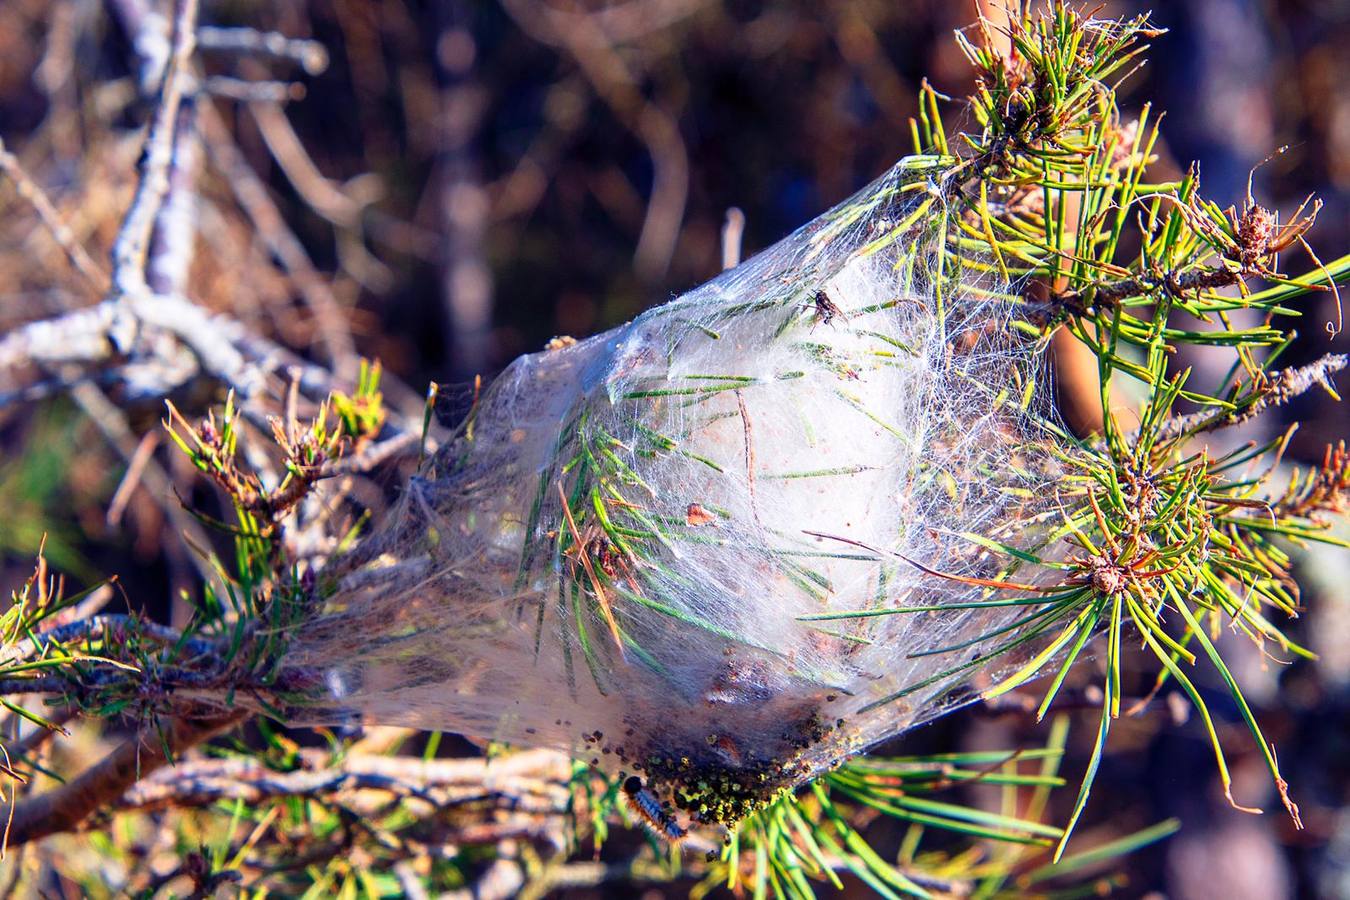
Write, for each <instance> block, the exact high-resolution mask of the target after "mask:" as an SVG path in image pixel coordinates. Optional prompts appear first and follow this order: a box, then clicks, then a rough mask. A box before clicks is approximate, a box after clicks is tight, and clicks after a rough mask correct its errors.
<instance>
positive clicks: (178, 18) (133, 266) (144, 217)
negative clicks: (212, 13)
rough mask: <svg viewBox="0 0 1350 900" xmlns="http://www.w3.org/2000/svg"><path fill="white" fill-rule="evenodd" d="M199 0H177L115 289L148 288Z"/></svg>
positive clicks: (116, 249) (117, 254) (120, 243)
mask: <svg viewBox="0 0 1350 900" xmlns="http://www.w3.org/2000/svg"><path fill="white" fill-rule="evenodd" d="M196 32H197V0H175V2H174V16H173V35H172V37H171V38H170V44H171V48H172V49H171V51H170V53H169V58H168V61H167V63H166V64H165V68H164V77H163V79H161V82H160V88H159V100H158V102H157V103H156V107H155V117H154V119H153V120H152V121H151V123H150V130H149V132H148V134H147V135H146V140H145V149H144V150H143V151H142V155H141V177H140V181H139V182H138V184H137V186H136V194H135V196H134V197H133V198H132V201H131V208H130V209H129V210H127V215H126V219H125V220H124V221H123V223H122V228H121V230H120V231H119V232H118V235H117V240H116V242H114V244H113V249H112V260H113V274H112V281H113V289H114V290H115V291H116V292H117V293H119V294H122V295H133V294H143V293H146V292H148V290H149V286H148V285H147V283H146V271H145V267H146V254H147V253H148V252H149V249H150V237H151V233H152V231H153V230H154V226H155V219H156V217H157V216H158V215H159V211H160V208H161V207H162V206H163V204H164V198H165V196H166V195H167V194H168V192H169V169H170V165H171V163H172V162H173V151H174V133H175V132H176V131H177V127H178V109H179V106H180V104H181V103H182V100H183V84H184V75H185V73H186V72H187V68H188V65H189V63H190V61H191V59H192V53H193V50H194V49H195V48H196Z"/></svg>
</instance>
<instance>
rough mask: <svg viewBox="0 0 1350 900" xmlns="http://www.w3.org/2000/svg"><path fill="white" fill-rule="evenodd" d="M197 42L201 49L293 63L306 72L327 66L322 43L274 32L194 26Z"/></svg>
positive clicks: (316, 70)
mask: <svg viewBox="0 0 1350 900" xmlns="http://www.w3.org/2000/svg"><path fill="white" fill-rule="evenodd" d="M197 44H198V46H200V47H201V49H202V50H204V51H218V52H225V53H234V54H239V55H244V54H248V55H252V56H262V57H266V58H269V59H277V60H282V61H285V62H292V63H295V64H296V65H298V66H300V68H302V69H304V70H305V74H306V75H318V74H320V73H321V72H323V70H324V69H326V68H328V51H327V49H325V48H324V46H323V44H321V43H319V42H318V41H307V40H302V39H298V38H289V37H286V35H284V34H279V33H277V32H275V31H258V30H256V29H253V28H217V27H214V26H211V25H205V26H203V27H201V28H199V29H197Z"/></svg>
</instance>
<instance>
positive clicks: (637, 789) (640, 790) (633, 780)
mask: <svg viewBox="0 0 1350 900" xmlns="http://www.w3.org/2000/svg"><path fill="white" fill-rule="evenodd" d="M623 792H624V793H625V794H627V795H628V803H629V805H630V806H632V807H633V811H634V812H636V813H637V814H638V817H639V818H641V819H642V821H643V822H645V823H646V824H647V827H648V828H650V829H651V830H652V833H653V834H655V835H656V836H657V837H659V838H663V839H665V840H667V841H670V842H671V843H672V844H674V843H678V842H680V841H681V840H683V839H684V836H685V834H686V833H687V832H685V830H684V829H683V828H681V827H680V823H679V822H676V821H675V817H674V816H672V815H671V814H670V813H668V812H666V810H665V809H664V808H663V807H662V806H661V802H660V801H659V800H657V799H656V797H655V795H653V794H652V792H651V791H649V790H647V788H646V787H645V786H644V785H643V784H642V779H641V778H639V777H637V776H636V775H630V776H628V778H627V779H625V780H624V783H623Z"/></svg>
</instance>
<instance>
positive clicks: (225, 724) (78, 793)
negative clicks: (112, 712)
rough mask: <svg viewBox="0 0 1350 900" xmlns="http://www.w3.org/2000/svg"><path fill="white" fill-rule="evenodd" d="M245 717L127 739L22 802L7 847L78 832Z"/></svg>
mask: <svg viewBox="0 0 1350 900" xmlns="http://www.w3.org/2000/svg"><path fill="white" fill-rule="evenodd" d="M248 715H249V713H248V712H247V711H246V710H235V711H233V712H231V713H229V714H227V715H224V716H220V717H218V718H211V719H200V720H192V719H173V720H170V721H169V722H168V723H167V724H166V725H165V727H164V728H163V729H162V730H160V731H158V732H152V733H140V734H137V735H135V736H134V737H131V738H129V739H128V740H127V741H125V742H124V743H123V744H121V745H120V746H119V747H117V748H116V749H115V750H113V751H112V752H111V753H109V754H108V755H107V756H105V757H104V758H103V759H102V760H100V761H99V762H97V763H95V764H94V765H92V766H90V767H89V768H88V769H85V770H84V772H82V773H80V775H79V776H78V777H76V778H73V779H71V780H70V781H68V782H66V783H65V784H63V785H62V786H60V787H58V788H54V789H52V790H50V791H47V792H46V793H43V794H39V795H37V796H36V797H31V798H29V799H27V800H24V801H23V802H21V803H20V804H19V805H18V806H17V807H16V808H15V810H14V819H13V822H12V823H11V825H10V829H9V844H10V845H11V846H20V845H23V844H26V843H29V842H30V841H36V840H40V839H41V838H44V837H47V836H49V835H53V834H59V833H61V832H65V831H72V830H74V829H76V828H78V827H79V826H80V825H81V824H82V823H83V822H84V821H85V820H86V819H88V818H89V817H90V816H92V815H93V814H94V813H96V812H98V811H100V810H102V809H106V808H107V807H109V806H110V805H111V804H113V803H115V802H116V801H117V799H118V798H119V797H121V796H122V795H123V794H124V793H125V792H126V790H127V789H128V788H129V787H131V785H133V784H135V783H136V782H137V781H138V780H140V779H141V778H144V777H145V776H147V775H149V774H150V773H151V772H154V771H156V770H157V769H160V768H161V767H163V766H164V764H165V763H168V762H171V761H172V760H173V759H174V758H176V757H177V756H178V755H179V754H181V753H183V752H184V751H185V750H187V749H189V748H190V747H194V746H196V745H197V744H200V743H202V742H203V741H206V740H209V739H210V738H212V737H215V736H216V735H218V734H221V733H222V732H224V731H228V730H229V729H230V728H232V727H234V726H235V725H237V724H239V723H240V722H241V721H243V720H244V719H245V718H247V717H248Z"/></svg>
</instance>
